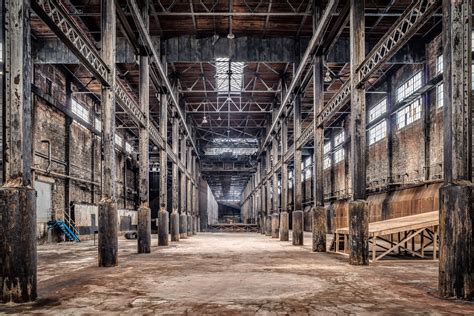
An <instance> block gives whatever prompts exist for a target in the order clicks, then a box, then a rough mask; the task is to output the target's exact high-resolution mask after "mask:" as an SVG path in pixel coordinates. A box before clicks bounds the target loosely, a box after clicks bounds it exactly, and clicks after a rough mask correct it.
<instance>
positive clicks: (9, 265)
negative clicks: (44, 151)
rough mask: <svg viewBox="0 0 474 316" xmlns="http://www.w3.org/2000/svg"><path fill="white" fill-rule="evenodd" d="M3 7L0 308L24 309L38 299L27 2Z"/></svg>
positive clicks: (9, 2)
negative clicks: (7, 305)
mask: <svg viewBox="0 0 474 316" xmlns="http://www.w3.org/2000/svg"><path fill="white" fill-rule="evenodd" d="M4 3H5V6H6V10H5V24H4V26H5V35H6V40H5V58H6V60H5V99H6V100H5V101H6V102H5V108H4V114H3V115H4V122H5V126H4V131H5V134H4V144H5V146H4V158H5V159H4V160H3V163H4V165H3V168H4V169H3V172H4V173H3V174H4V180H5V182H4V183H3V185H2V187H1V188H0V214H1V215H0V302H1V303H8V302H16V303H23V302H29V301H34V300H35V299H36V297H37V288H36V269H37V258H36V192H35V190H34V189H33V175H32V172H31V164H32V162H33V156H32V154H33V134H32V116H31V114H32V100H31V87H30V83H31V75H32V72H31V67H32V63H31V35H30V1H29V0H7V1H5V2H4ZM2 14H3V13H2ZM24 91H26V92H25V93H24Z"/></svg>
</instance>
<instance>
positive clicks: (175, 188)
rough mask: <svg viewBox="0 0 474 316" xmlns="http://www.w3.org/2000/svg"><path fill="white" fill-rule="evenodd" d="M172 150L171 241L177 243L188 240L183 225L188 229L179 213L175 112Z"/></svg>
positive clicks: (177, 124)
mask: <svg viewBox="0 0 474 316" xmlns="http://www.w3.org/2000/svg"><path fill="white" fill-rule="evenodd" d="M171 148H172V153H173V156H174V157H175V159H176V161H173V164H172V167H171V178H172V184H171V207H172V225H171V227H172V228H171V240H173V241H177V240H179V239H181V238H186V231H185V230H184V235H183V225H184V229H186V214H185V213H184V212H180V213H178V211H179V200H178V190H179V169H178V160H179V120H178V118H177V117H176V112H175V111H173V119H172V121H171ZM176 214H179V215H178V216H179V220H178V223H179V229H178V231H176V230H175V229H176V220H175V219H176ZM178 233H179V239H178V238H176V235H177V234H178Z"/></svg>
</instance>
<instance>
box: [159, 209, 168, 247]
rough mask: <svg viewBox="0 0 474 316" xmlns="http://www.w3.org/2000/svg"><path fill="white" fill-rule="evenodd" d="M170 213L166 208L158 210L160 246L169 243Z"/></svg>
mask: <svg viewBox="0 0 474 316" xmlns="http://www.w3.org/2000/svg"><path fill="white" fill-rule="evenodd" d="M169 225H170V219H169V213H168V212H167V211H166V210H165V209H164V208H162V209H160V211H159V212H158V246H168V245H169V237H168V235H169Z"/></svg>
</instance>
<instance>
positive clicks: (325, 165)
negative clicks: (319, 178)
mask: <svg viewBox="0 0 474 316" xmlns="http://www.w3.org/2000/svg"><path fill="white" fill-rule="evenodd" d="M330 151H331V143H330V142H327V143H325V144H324V147H323V154H324V163H323V168H324V169H327V168H329V167H331V155H330Z"/></svg>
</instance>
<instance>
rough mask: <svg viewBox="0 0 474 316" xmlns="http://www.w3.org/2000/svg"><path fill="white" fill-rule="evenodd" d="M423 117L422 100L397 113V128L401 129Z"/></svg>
mask: <svg viewBox="0 0 474 316" xmlns="http://www.w3.org/2000/svg"><path fill="white" fill-rule="evenodd" d="M420 117H421V98H418V99H416V100H415V101H414V102H413V103H411V104H409V105H407V106H406V107H404V108H403V109H401V110H400V111H398V112H397V127H398V129H401V128H403V127H405V126H407V125H410V124H411V123H413V122H414V121H416V120H418V119H419V118H420Z"/></svg>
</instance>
